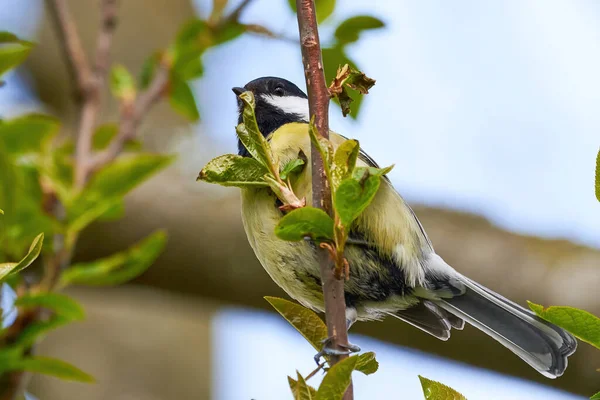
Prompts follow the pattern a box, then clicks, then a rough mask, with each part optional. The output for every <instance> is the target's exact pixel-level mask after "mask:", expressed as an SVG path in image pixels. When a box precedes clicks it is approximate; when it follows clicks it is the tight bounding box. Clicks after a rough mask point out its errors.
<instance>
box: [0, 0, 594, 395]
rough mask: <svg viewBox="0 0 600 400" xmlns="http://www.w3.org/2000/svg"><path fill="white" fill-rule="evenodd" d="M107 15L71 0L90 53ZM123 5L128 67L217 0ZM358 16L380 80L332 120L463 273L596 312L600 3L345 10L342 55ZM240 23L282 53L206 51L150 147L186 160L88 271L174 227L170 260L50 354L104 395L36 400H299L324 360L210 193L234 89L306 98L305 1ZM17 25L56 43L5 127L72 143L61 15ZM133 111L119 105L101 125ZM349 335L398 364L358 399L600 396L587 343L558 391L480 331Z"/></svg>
mask: <svg viewBox="0 0 600 400" xmlns="http://www.w3.org/2000/svg"><path fill="white" fill-rule="evenodd" d="M97 3H98V2H97V1H92V0H71V1H69V4H70V6H71V9H72V12H73V14H74V16H75V19H76V22H77V24H78V27H79V30H80V33H81V35H82V38H83V41H84V46H85V47H86V49H88V50H90V53H91V49H93V48H94V43H95V37H96V31H97V25H98V18H99V17H98V10H97ZM120 3H121V4H120V12H119V15H120V17H119V26H118V29H117V32H116V36H115V42H114V46H113V57H112V58H113V60H114V61H116V62H119V63H122V64H124V65H125V66H127V67H128V68H130V69H131V70H132V71H139V69H140V67H141V64H142V62H143V61H144V59H145V58H146V57H147V56H148V55H149V54H150V53H151V52H152V51H155V50H157V49H159V48H164V47H165V46H166V45H167V44H168V43H170V41H171V40H172V38H173V37H174V35H175V33H176V32H177V30H178V28H179V27H180V26H181V24H182V23H184V22H185V21H187V20H189V19H190V18H192V17H193V16H194V15H196V16H206V15H207V14H208V13H210V10H211V7H212V1H211V0H196V1H191V0H127V1H121V2H120ZM229 3H231V4H228V9H232V8H234V7H235V6H236V5H237V3H238V1H236V0H231V1H230V2H229ZM357 14H367V15H373V16H376V17H378V18H380V19H382V20H383V21H384V22H385V24H386V27H385V28H384V29H378V30H374V31H371V32H367V33H365V34H364V35H363V36H362V37H361V40H360V41H359V42H357V43H356V44H352V45H350V46H348V48H347V52H348V55H349V56H350V57H351V58H352V59H353V60H354V61H355V62H356V63H357V64H358V65H359V66H360V68H361V69H362V70H363V71H365V72H366V73H367V74H368V75H369V76H371V77H374V78H375V79H377V85H376V86H375V87H374V88H373V89H372V90H371V94H369V95H368V96H367V97H366V98H365V99H364V101H363V104H362V108H361V111H360V114H359V116H358V118H357V119H356V120H354V119H351V118H346V119H344V118H342V116H341V113H340V112H339V110H338V109H337V108H336V107H332V109H331V127H332V129H334V130H336V131H338V132H342V133H343V134H345V135H346V136H349V137H353V138H357V139H359V140H360V142H361V146H362V147H363V148H364V149H365V150H366V151H367V152H368V153H369V154H370V155H371V156H372V157H373V158H375V159H376V160H378V162H379V163H380V164H382V165H388V164H393V163H394V164H396V167H395V168H394V170H393V171H392V173H391V176H390V178H391V180H392V182H393V183H394V184H395V186H396V187H397V188H398V190H399V191H400V192H401V193H402V194H403V195H404V197H405V198H406V199H407V200H408V201H409V202H410V203H411V204H412V205H414V209H415V212H416V214H417V215H418V216H419V218H420V220H421V222H422V223H423V225H424V226H425V229H426V230H427V231H428V233H429V235H430V238H431V239H432V241H433V243H434V245H435V247H436V250H437V252H438V253H439V254H440V255H441V256H442V257H443V258H444V259H445V260H447V261H448V262H449V263H450V264H451V265H453V266H454V267H455V268H456V269H458V270H459V271H460V272H462V273H464V274H465V275H468V276H469V277H471V278H473V279H475V280H476V281H478V282H480V283H482V284H483V285H485V286H488V287H490V288H491V289H493V290H495V291H497V292H499V293H501V294H503V295H504V296H506V297H509V298H511V299H512V300H514V301H516V302H519V303H520V304H524V303H525V300H531V301H534V302H536V303H540V304H544V305H569V306H574V307H579V308H583V309H586V310H588V311H590V312H592V313H595V314H596V315H598V314H600V297H599V296H598V294H597V293H598V289H597V288H598V287H600V272H599V268H600V251H599V249H598V248H599V246H600V223H599V221H600V205H599V204H598V203H597V201H596V199H595V198H594V193H593V174H594V161H595V157H596V152H597V151H598V145H599V137H600V135H599V134H598V127H599V126H600V113H598V110H599V109H600V74H598V71H600V3H599V2H597V1H594V0H572V1H568V2H567V1H561V0H525V1H520V2H516V1H512V2H508V1H499V0H496V1H486V2H481V1H476V0H454V1H444V0H430V1H415V0H402V1H395V2H392V1H385V0H371V1H369V2H364V1H360V0H338V1H337V5H336V8H335V12H334V14H333V15H332V16H331V17H330V18H329V19H328V20H327V21H326V23H325V24H323V26H322V31H321V36H322V40H323V41H324V44H325V45H327V40H328V38H331V37H332V32H333V30H334V29H335V27H336V26H337V23H339V22H340V21H343V20H344V19H346V18H348V17H349V16H352V15H357ZM241 20H242V21H243V22H246V23H252V24H261V25H264V26H267V27H269V29H271V30H272V31H273V32H276V33H277V34H278V35H279V36H281V37H283V38H284V39H283V40H281V39H271V38H266V37H263V36H260V35H253V34H245V35H243V36H241V37H240V38H238V39H236V40H234V41H231V42H228V43H226V44H225V45H222V46H219V47H216V48H213V49H211V50H209V51H208V52H207V53H206V55H205V56H204V59H203V61H204V68H205V71H204V75H203V77H202V78H201V79H199V80H197V81H195V82H194V86H193V89H194V96H195V98H196V101H197V102H198V104H199V110H200V115H201V120H200V122H199V123H197V124H194V125H190V124H189V123H187V122H186V121H185V120H183V119H181V118H179V117H178V116H177V115H175V114H174V113H173V112H172V111H171V110H170V109H169V107H168V105H164V104H161V105H160V106H159V107H156V108H154V109H153V111H152V112H151V113H150V115H149V117H148V118H147V120H146V121H145V123H144V124H143V126H142V127H141V131H140V135H141V137H142V138H143V141H144V144H145V146H146V147H147V148H148V149H149V150H152V151H159V152H169V153H176V154H177V155H178V161H177V163H175V164H174V165H173V166H172V167H170V168H169V169H168V170H166V171H165V172H162V173H161V174H160V175H158V176H156V177H154V178H152V179H150V180H149V181H148V182H147V183H145V184H144V185H143V186H142V187H140V188H139V189H137V190H136V191H135V192H134V193H132V194H131V195H130V196H129V197H128V199H127V204H126V217H125V218H124V219H122V220H119V221H117V222H110V223H97V224H95V225H93V226H92V227H90V228H89V229H88V230H87V231H86V232H85V233H84V235H83V237H82V239H81V241H80V243H79V245H78V247H77V252H76V254H75V259H76V260H91V259H95V258H97V257H100V256H104V255H108V254H112V253H113V252H115V251H118V250H120V249H123V248H126V247H128V246H129V245H130V244H132V243H134V242H136V241H137V240H138V239H139V238H141V237H144V236H146V235H147V234H148V233H149V232H151V231H153V230H154V229H156V228H165V229H166V230H167V232H168V235H169V243H168V246H167V249H166V251H165V253H164V254H162V255H161V257H160V258H159V259H158V261H157V262H156V264H155V265H154V266H153V267H152V268H150V270H148V272H147V273H145V274H144V275H143V276H142V277H140V278H138V279H137V280H136V281H134V282H133V283H132V284H129V285H126V286H122V287H119V288H111V289H87V288H75V289H70V290H69V292H70V294H71V295H73V296H75V297H76V298H78V299H79V300H81V301H82V302H83V303H84V305H85V307H86V310H87V319H86V321H84V322H80V323H77V324H73V325H70V326H69V327H66V328H63V329H60V330H57V331H55V332H53V333H52V334H51V335H49V337H48V338H47V339H46V340H45V341H44V342H43V343H42V344H41V346H40V347H39V350H38V352H39V353H40V354H45V355H53V356H60V357H61V358H63V359H66V360H68V361H70V362H73V363H74V364H75V365H77V366H79V367H81V368H82V369H83V370H85V371H87V372H89V373H91V374H92V375H94V376H95V377H96V378H97V380H98V383H97V384H95V385H84V384H77V383H69V382H62V381H59V380H56V379H52V378H46V377H38V376H36V377H35V378H34V379H33V381H32V383H31V392H32V393H33V394H34V395H36V396H37V397H39V398H40V399H44V400H45V399H56V400H59V399H60V400H67V399H89V400H96V399H109V398H110V399H114V400H133V399H144V400H154V399H156V400H159V399H214V400H229V399H236V400H237V399H256V400H266V399H285V398H290V397H291V396H290V392H289V388H288V385H287V379H286V376H287V375H292V374H294V372H295V369H298V370H299V371H300V372H301V373H303V374H305V375H306V374H308V373H309V372H310V371H311V370H312V369H313V368H314V363H313V361H312V356H313V353H314V351H313V349H312V348H311V347H310V345H309V344H307V343H306V342H305V341H304V340H303V339H302V338H301V337H300V335H298V334H297V333H296V332H295V331H294V330H293V328H291V327H289V326H288V325H287V323H286V322H285V321H283V320H282V319H281V318H280V317H278V316H277V315H275V314H273V313H272V312H271V310H270V309H269V305H268V304H267V303H266V302H265V301H264V300H263V296H265V295H273V296H282V297H286V296H285V294H284V293H283V292H282V291H281V290H280V289H279V288H278V287H277V286H276V285H275V284H274V283H272V282H271V280H270V279H269V277H268V276H267V274H266V273H265V272H264V271H263V269H262V267H261V266H260V265H259V263H258V262H257V261H256V259H255V257H254V255H253V253H252V250H251V249H250V247H249V245H248V243H247V241H246V237H245V234H244V232H243V228H242V224H241V219H240V201H239V193H238V190H237V189H233V188H231V189H229V188H221V187H215V186H213V185H208V184H202V183H196V182H195V178H196V176H197V173H198V171H199V170H200V169H201V167H202V166H203V165H204V164H205V163H206V161H208V160H209V159H210V158H212V157H214V156H217V155H220V154H223V153H231V152H235V146H236V138H235V130H234V126H235V124H236V118H237V117H236V102H235V98H234V96H233V94H232V93H231V90H230V88H231V87H233V86H242V85H244V84H245V83H246V82H247V81H249V80H251V79H254V78H256V77H259V76H265V75H273V76H281V77H285V78H287V79H289V80H292V81H294V82H295V83H297V84H298V85H299V86H303V85H304V83H303V79H304V78H303V74H302V65H301V59H300V53H299V47H298V45H297V44H296V43H294V40H296V38H297V27H296V20H295V16H294V14H293V13H292V12H291V11H290V9H289V7H288V4H287V1H286V0H255V1H252V2H251V4H250V5H249V6H248V7H247V9H246V10H245V12H244V14H243V15H242V18H241ZM0 28H1V29H2V30H9V31H12V32H15V33H17V34H19V35H20V36H22V37H24V38H28V39H31V40H33V41H36V42H37V43H38V46H37V47H36V48H35V49H34V51H33V52H32V54H31V56H30V58H29V60H28V61H27V62H26V63H25V65H24V66H23V67H21V68H19V69H18V70H16V71H15V72H14V73H11V75H9V76H8V79H7V81H8V84H7V85H6V86H5V87H3V88H2V90H0V111H1V114H2V116H3V117H8V116H15V115H19V114H22V113H25V112H28V111H32V110H39V111H43V112H46V113H49V114H52V115H55V116H57V117H59V118H60V119H61V120H62V121H63V132H62V134H64V135H69V134H71V133H72V127H73V124H74V122H75V118H76V114H75V112H76V108H75V106H74V105H73V102H72V89H73V88H72V85H71V83H70V82H69V80H68V76H67V73H66V68H65V63H64V61H63V60H62V55H61V52H60V51H59V45H58V43H57V36H56V35H55V32H54V31H53V30H52V29H51V28H52V27H51V25H50V24H49V21H48V17H47V14H46V12H45V10H44V2H43V1H42V0H0ZM116 115H117V106H116V104H109V106H108V107H107V108H106V112H105V114H104V115H102V118H103V119H107V120H109V119H111V118H113V119H114V118H115V117H116ZM351 340H352V342H354V343H357V344H359V345H360V346H361V347H362V348H363V350H373V351H375V352H376V353H377V358H378V359H379V362H380V371H379V372H378V373H377V374H375V375H373V376H369V377H363V376H358V375H359V374H356V375H357V376H356V381H355V390H356V398H357V399H370V398H374V399H375V398H376V399H384V398H390V399H391V398H398V399H400V398H406V399H413V398H415V399H417V398H422V394H421V389H420V385H419V382H418V379H417V374H420V375H423V376H426V377H428V378H430V379H434V380H439V381H442V382H444V383H445V384H448V385H450V386H452V387H454V388H455V389H457V390H459V391H460V392H462V393H463V394H464V395H465V396H466V397H467V398H469V399H482V398H485V399H532V398H535V399H537V398H540V399H541V398H543V399H577V398H584V397H583V396H586V395H587V396H589V395H591V394H592V393H595V392H596V391H597V390H598V389H599V388H600V373H598V372H597V371H596V369H597V368H599V367H600V352H598V351H594V349H593V348H592V347H591V346H589V345H587V344H583V343H582V344H580V346H579V349H578V352H577V353H576V354H575V355H574V356H572V357H571V358H570V359H569V364H570V365H569V368H568V369H567V371H566V373H565V375H564V376H563V377H561V378H559V379H557V380H548V379H546V378H544V377H542V376H541V375H539V374H538V373H537V372H535V371H534V370H533V369H531V368H530V367H529V366H527V365H526V364H525V363H524V362H522V361H521V360H520V359H518V358H517V357H516V356H514V355H513V354H512V353H511V352H509V351H508V350H506V349H504V348H503V347H502V346H501V345H499V344H498V343H496V342H495V341H493V340H492V339H490V338H488V337H487V336H486V335H484V334H482V333H480V332H478V331H476V330H475V329H474V328H471V327H469V326H467V327H466V328H465V330H464V331H462V332H455V333H454V334H453V337H452V338H451V339H450V340H449V341H448V342H440V341H437V340H436V339H435V338H433V337H430V336H428V335H426V334H424V333H422V332H421V331H418V330H416V329H414V328H412V327H410V326H407V325H406V324H403V323H401V322H400V321H396V320H390V319H388V320H386V321H384V322H372V323H368V324H367V323H357V324H356V325H355V326H354V327H353V329H352V331H351ZM314 379H315V381H318V380H320V379H321V378H320V377H316V378H314ZM311 382H312V380H311ZM313 383H314V384H315V385H316V384H317V382H313ZM587 396H586V397H587Z"/></svg>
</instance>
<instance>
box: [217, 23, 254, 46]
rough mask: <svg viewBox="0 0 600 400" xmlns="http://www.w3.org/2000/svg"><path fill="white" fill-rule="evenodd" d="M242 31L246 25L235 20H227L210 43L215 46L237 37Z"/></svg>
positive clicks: (244, 30)
mask: <svg viewBox="0 0 600 400" xmlns="http://www.w3.org/2000/svg"><path fill="white" fill-rule="evenodd" d="M244 32H246V25H244V24H240V23H239V22H237V21H232V22H229V23H228V24H225V25H224V26H223V27H221V29H219V30H218V31H217V32H216V34H215V37H214V43H213V44H212V45H213V46H217V45H221V44H223V43H226V42H229V41H231V40H234V39H237V38H238V37H240V35H242V34H243V33H244Z"/></svg>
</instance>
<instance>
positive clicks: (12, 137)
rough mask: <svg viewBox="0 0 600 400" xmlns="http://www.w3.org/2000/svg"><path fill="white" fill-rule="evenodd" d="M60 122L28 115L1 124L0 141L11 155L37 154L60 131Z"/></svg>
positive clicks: (47, 117)
mask: <svg viewBox="0 0 600 400" xmlns="http://www.w3.org/2000/svg"><path fill="white" fill-rule="evenodd" d="M59 125H60V122H59V120H58V119H56V118H54V117H50V116H48V115H43V114H27V115H25V116H22V117H18V118H14V119H11V120H8V121H4V122H3V123H2V124H0V140H2V141H3V142H4V146H5V148H6V151H7V152H8V153H9V154H19V153H37V152H40V151H41V149H42V143H43V142H44V141H46V140H47V139H49V138H50V137H52V136H53V135H54V133H56V132H57V131H58V127H59Z"/></svg>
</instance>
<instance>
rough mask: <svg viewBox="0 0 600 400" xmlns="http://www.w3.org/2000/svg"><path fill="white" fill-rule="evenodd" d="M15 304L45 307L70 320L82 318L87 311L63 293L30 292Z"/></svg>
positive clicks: (26, 306) (28, 306)
mask: <svg viewBox="0 0 600 400" xmlns="http://www.w3.org/2000/svg"><path fill="white" fill-rule="evenodd" d="M15 305H17V306H19V307H24V308H35V307H43V308H47V309H49V310H52V311H54V312H55V313H56V315H58V316H61V317H64V318H67V319H69V320H82V319H84V318H85V312H84V311H83V308H82V307H81V306H80V305H79V303H78V302H77V301H75V300H73V299H72V298H70V297H69V296H67V295H64V294H61V293H47V292H41V293H28V294H25V295H23V296H20V297H19V298H17V301H16V302H15Z"/></svg>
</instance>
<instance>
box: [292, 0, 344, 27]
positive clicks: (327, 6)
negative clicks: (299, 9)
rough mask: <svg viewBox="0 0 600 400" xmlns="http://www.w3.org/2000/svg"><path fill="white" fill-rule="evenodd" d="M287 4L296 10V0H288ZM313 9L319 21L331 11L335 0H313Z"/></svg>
mask: <svg viewBox="0 0 600 400" xmlns="http://www.w3.org/2000/svg"><path fill="white" fill-rule="evenodd" d="M288 5H289V6H290V8H291V9H292V11H294V12H296V0H288ZM315 9H316V10H315V12H316V14H317V22H318V23H321V22H323V21H325V20H326V19H327V18H328V17H329V16H330V15H331V14H332V13H333V10H334V9H335V0H315Z"/></svg>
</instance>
